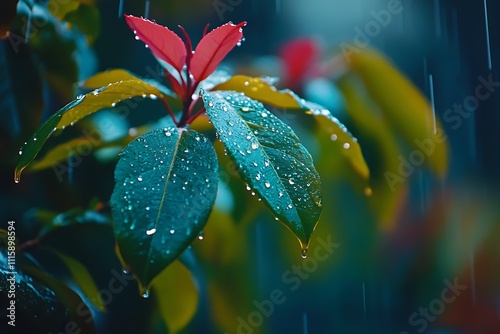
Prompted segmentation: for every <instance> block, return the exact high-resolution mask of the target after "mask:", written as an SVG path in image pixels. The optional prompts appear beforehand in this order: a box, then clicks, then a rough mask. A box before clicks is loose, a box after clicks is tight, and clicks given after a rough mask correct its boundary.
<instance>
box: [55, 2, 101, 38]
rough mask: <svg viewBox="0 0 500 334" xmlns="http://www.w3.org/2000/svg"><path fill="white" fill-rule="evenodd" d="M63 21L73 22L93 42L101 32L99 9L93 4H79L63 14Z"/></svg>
mask: <svg viewBox="0 0 500 334" xmlns="http://www.w3.org/2000/svg"><path fill="white" fill-rule="evenodd" d="M64 21H66V22H68V23H70V24H74V25H75V26H76V27H77V28H78V30H79V31H80V32H81V33H83V34H84V35H86V36H87V38H88V39H89V41H90V42H91V43H93V42H94V41H95V40H96V39H97V37H99V33H100V32H101V22H100V15H99V10H98V9H97V8H96V7H95V6H91V5H86V4H83V3H82V4H80V5H79V6H78V8H76V10H74V11H70V12H69V13H67V14H66V15H65V16H64Z"/></svg>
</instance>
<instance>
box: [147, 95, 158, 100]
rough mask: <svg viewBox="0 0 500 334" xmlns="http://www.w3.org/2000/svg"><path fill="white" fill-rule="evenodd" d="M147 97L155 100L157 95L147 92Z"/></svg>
mask: <svg viewBox="0 0 500 334" xmlns="http://www.w3.org/2000/svg"><path fill="white" fill-rule="evenodd" d="M149 98H150V99H151V100H156V99H157V98H158V96H156V95H155V94H149Z"/></svg>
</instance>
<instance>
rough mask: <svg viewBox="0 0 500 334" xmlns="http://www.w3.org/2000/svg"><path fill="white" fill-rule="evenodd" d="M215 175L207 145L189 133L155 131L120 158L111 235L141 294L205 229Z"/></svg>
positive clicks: (212, 155) (213, 157)
mask: <svg viewBox="0 0 500 334" xmlns="http://www.w3.org/2000/svg"><path fill="white" fill-rule="evenodd" d="M217 170H218V163H217V156H216V154H215V150H214V148H213V146H212V144H211V142H210V141H209V140H208V139H207V138H206V137H204V136H203V135H201V134H199V133H197V132H196V131H193V130H186V129H180V128H175V127H172V128H165V129H163V130H155V131H152V132H149V133H147V134H145V135H143V136H141V137H139V138H137V139H136V140H134V141H132V142H131V143H130V144H129V145H128V146H127V147H125V149H124V150H123V152H122V153H121V157H120V160H119V161H118V164H117V166H116V170H115V189H114V191H113V195H112V196H111V208H112V214H113V221H114V233H115V236H116V240H117V243H118V248H119V252H120V255H121V258H122V261H123V262H124V263H123V265H124V266H125V267H126V268H128V269H130V270H131V271H132V273H133V274H134V275H135V277H136V278H137V280H138V281H139V284H140V288H141V290H142V293H143V294H147V289H148V288H149V286H150V284H151V281H152V280H153V279H154V278H155V277H156V276H157V275H158V274H159V273H160V272H161V271H162V270H163V269H165V267H166V266H167V265H169V264H170V263H171V262H172V261H174V260H175V259H176V258H177V257H178V256H179V255H180V254H181V253H182V252H183V251H184V250H185V249H186V248H187V247H188V246H189V245H190V244H191V242H192V241H193V240H194V239H195V238H196V237H197V236H198V234H199V233H200V232H201V231H202V229H203V227H204V226H205V223H206V221H207V219H208V216H209V214H210V211H211V208H212V205H213V203H214V201H215V196H216V194H217V183H218V174H217Z"/></svg>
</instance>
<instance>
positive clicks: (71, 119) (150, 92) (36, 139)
mask: <svg viewBox="0 0 500 334" xmlns="http://www.w3.org/2000/svg"><path fill="white" fill-rule="evenodd" d="M136 96H142V97H149V98H152V99H156V98H158V97H163V95H162V93H161V92H160V91H159V90H158V89H157V88H156V87H154V86H152V85H150V84H148V83H146V82H144V81H141V80H127V81H120V82H116V83H112V84H109V85H108V86H106V87H102V88H100V89H97V90H94V91H93V92H90V93H88V94H86V95H83V96H80V97H78V98H77V99H76V100H74V101H72V102H70V103H68V104H67V105H66V106H64V107H63V108H61V109H60V110H58V111H57V112H56V113H55V114H54V115H52V116H51V117H50V118H49V119H48V120H47V121H45V123H44V124H43V125H42V126H40V127H39V128H38V130H37V131H36V132H35V133H34V134H33V136H32V137H31V138H30V139H29V140H28V141H27V142H26V144H25V145H24V147H23V148H22V149H21V150H20V151H19V154H20V158H19V162H18V164H17V167H16V170H15V173H14V178H15V181H16V182H19V180H20V177H21V173H22V171H23V170H24V169H25V168H26V167H27V166H28V165H29V164H30V162H31V161H33V159H34V158H35V157H36V155H37V154H38V152H39V151H40V149H41V148H42V146H43V144H44V143H45V141H46V140H47V139H48V138H49V137H50V135H51V134H52V133H53V132H54V131H56V130H58V129H64V128H65V127H66V126H69V125H73V124H74V123H75V122H77V121H79V120H80V119H81V118H83V117H85V116H88V115H90V114H92V113H94V112H96V111H99V110H101V109H104V108H109V107H113V106H114V105H115V104H116V103H118V102H120V101H123V100H126V99H130V98H132V97H136Z"/></svg>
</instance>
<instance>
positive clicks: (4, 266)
mask: <svg viewBox="0 0 500 334" xmlns="http://www.w3.org/2000/svg"><path fill="white" fill-rule="evenodd" d="M25 260H26V257H25V256H24V255H23V254H16V266H15V267H14V266H12V267H11V266H10V265H9V262H8V258H7V252H6V251H0V293H1V294H2V295H3V296H2V297H4V296H5V298H7V296H8V291H9V290H10V281H11V280H14V281H15V306H16V322H15V324H16V329H17V330H18V331H19V332H21V333H40V332H42V333H47V332H51V331H58V330H60V329H61V328H64V325H65V324H66V323H68V321H75V322H76V324H77V325H78V327H79V328H80V329H81V331H82V332H85V333H94V332H95V329H94V324H93V322H92V318H87V317H82V316H79V315H78V316H76V314H75V313H76V312H77V311H78V312H88V313H82V314H88V315H89V317H90V314H91V313H90V311H89V310H88V308H87V307H86V305H85V304H84V303H83V302H82V300H81V299H80V297H78V295H77V294H76V293H74V292H73V291H72V290H70V289H69V288H67V287H66V286H65V285H64V284H63V283H61V282H59V281H57V280H56V279H54V278H51V279H49V280H46V279H45V278H46V277H48V276H47V275H46V274H44V273H42V272H41V271H40V270H39V269H37V268H35V267H24V266H21V264H22V263H23V261H24V262H25ZM13 272H15V273H13ZM48 281H50V282H48ZM61 292H64V293H61ZM68 315H69V317H68ZM73 316H74V317H73Z"/></svg>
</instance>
